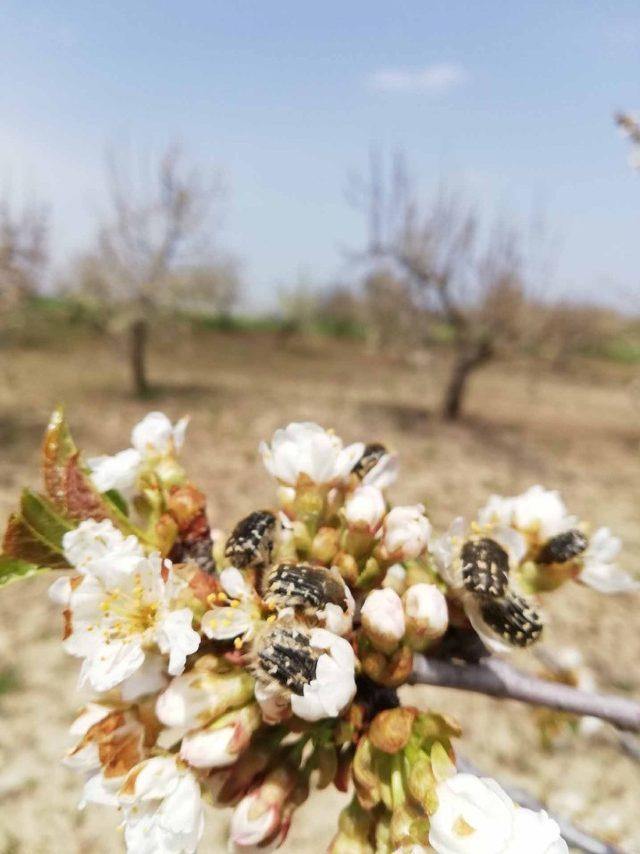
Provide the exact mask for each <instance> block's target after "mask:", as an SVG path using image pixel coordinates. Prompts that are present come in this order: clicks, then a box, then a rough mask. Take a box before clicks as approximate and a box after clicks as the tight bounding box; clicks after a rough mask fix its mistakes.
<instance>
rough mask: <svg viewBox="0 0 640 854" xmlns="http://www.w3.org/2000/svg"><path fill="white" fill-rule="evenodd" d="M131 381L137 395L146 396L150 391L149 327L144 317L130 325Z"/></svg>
mask: <svg viewBox="0 0 640 854" xmlns="http://www.w3.org/2000/svg"><path fill="white" fill-rule="evenodd" d="M129 332H130V336H131V337H130V346H131V349H130V359H131V362H130V364H131V381H132V385H133V393H134V394H135V395H136V397H144V396H145V395H146V394H147V393H148V391H149V383H148V381H147V339H148V333H149V327H148V326H147V321H146V320H144V319H143V318H137V319H136V320H134V321H133V322H132V324H131V327H130V330H129Z"/></svg>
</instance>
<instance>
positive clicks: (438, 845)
mask: <svg viewBox="0 0 640 854" xmlns="http://www.w3.org/2000/svg"><path fill="white" fill-rule="evenodd" d="M436 794H437V798H438V808H437V810H436V811H435V813H434V814H433V815H432V816H431V820H430V830H429V842H430V844H431V846H432V847H433V849H434V851H436V852H437V854H565V852H567V851H568V849H567V846H566V843H565V842H564V841H563V840H562V838H561V837H560V830H559V828H558V825H557V824H556V823H555V822H554V821H552V820H551V819H550V818H549V817H548V816H547V814H546V813H544V812H541V813H535V812H533V811H531V810H525V809H522V808H521V807H518V806H517V805H516V804H514V803H513V801H512V800H511V798H510V797H509V796H508V795H507V793H506V792H505V791H504V790H503V789H502V788H501V787H500V786H499V785H498V783H496V782H495V780H492V779H490V778H488V777H475V776H474V775H472V774H455V775H454V776H453V777H450V778H449V779H448V780H445V781H443V782H440V783H439V784H438V787H437V790H436Z"/></svg>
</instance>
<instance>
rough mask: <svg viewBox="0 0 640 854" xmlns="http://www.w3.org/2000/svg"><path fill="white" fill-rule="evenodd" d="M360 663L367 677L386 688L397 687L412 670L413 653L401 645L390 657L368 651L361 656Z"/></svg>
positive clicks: (405, 679)
mask: <svg viewBox="0 0 640 854" xmlns="http://www.w3.org/2000/svg"><path fill="white" fill-rule="evenodd" d="M361 663H362V669H363V671H364V672H365V674H366V675H367V676H368V677H369V679H372V680H373V681H374V682H377V683H378V684H379V685H384V686H385V687H387V688H398V687H399V686H400V685H403V684H404V683H405V682H406V681H407V679H408V678H409V676H410V674H411V671H412V670H413V653H412V652H411V650H410V649H409V647H408V646H404V645H403V646H401V647H400V648H399V649H397V650H396V651H395V652H394V654H393V655H392V656H391V658H385V656H384V655H383V654H382V653H381V652H369V653H366V654H365V655H363V656H362V659H361Z"/></svg>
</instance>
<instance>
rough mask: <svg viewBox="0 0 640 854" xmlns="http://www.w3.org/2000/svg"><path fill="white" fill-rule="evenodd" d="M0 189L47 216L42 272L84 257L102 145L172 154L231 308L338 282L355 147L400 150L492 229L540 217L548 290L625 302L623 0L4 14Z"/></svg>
mask: <svg viewBox="0 0 640 854" xmlns="http://www.w3.org/2000/svg"><path fill="white" fill-rule="evenodd" d="M1 21H2V23H1V25H0V115H1V116H2V122H1V123H0V181H2V184H3V186H5V187H6V186H9V187H10V188H12V190H13V191H14V192H24V191H26V192H34V193H35V192H37V193H38V194H39V195H40V196H41V197H42V198H44V199H46V200H48V201H50V202H51V204H52V207H53V214H54V217H55V227H56V232H55V235H56V247H57V257H58V260H59V261H60V262H62V261H63V260H64V258H65V256H66V255H68V253H70V252H71V251H73V250H74V249H77V248H79V247H81V246H82V245H83V242H85V241H86V240H87V239H89V237H90V235H91V232H92V227H93V223H94V215H95V212H96V211H97V210H98V209H99V208H100V205H101V202H102V197H103V195H102V194H103V190H102V185H103V165H104V152H105V147H106V144H107V142H109V141H116V142H117V141H119V140H122V139H127V140H129V141H130V143H131V144H133V145H134V146H135V147H137V148H139V149H140V150H144V151H146V150H160V149H161V148H162V146H163V145H165V144H166V143H167V142H168V141H169V140H171V139H172V138H175V137H179V138H180V139H181V140H182V142H183V144H184V146H185V148H186V149H187V151H188V152H189V153H190V155H191V156H192V157H193V159H195V160H197V161H199V162H200V163H201V164H203V165H205V166H206V165H207V164H209V163H211V164H217V165H218V166H220V167H221V168H222V169H223V171H224V172H225V173H226V175H227V179H228V184H229V187H230V204H229V211H228V215H227V218H226V233H225V240H226V242H227V244H228V245H229V246H230V247H231V248H233V249H234V250H235V251H236V252H237V253H239V254H240V255H241V256H242V257H243V258H244V261H245V275H246V280H247V297H248V300H249V302H250V303H251V304H252V305H254V306H261V307H262V306H271V305H273V304H274V302H275V293H276V290H277V287H278V286H281V285H287V284H291V283H293V282H294V281H295V280H296V279H297V278H298V277H299V276H304V277H309V278H310V279H311V280H313V281H315V282H318V283H320V282H322V281H326V280H328V279H329V278H331V277H334V276H337V275H340V274H341V273H343V272H344V271H345V263H344V255H343V248H344V247H345V246H346V247H354V246H355V247H357V246H358V245H359V243H361V241H362V237H363V231H362V222H361V220H360V218H359V216H358V215H357V214H356V213H355V212H354V211H353V210H352V209H351V208H350V206H349V205H348V204H347V202H346V201H345V187H346V183H347V176H348V174H349V172H350V171H352V170H354V169H357V168H358V167H359V166H360V165H362V164H363V163H364V162H365V159H366V157H367V152H368V149H369V148H370V146H371V145H372V144H377V145H379V146H381V147H382V148H383V149H387V150H391V149H393V148H397V147H401V148H403V149H404V150H405V151H406V153H407V156H408V158H409V159H410V161H411V163H412V164H413V167H414V169H415V171H416V172H418V173H419V174H420V176H421V182H422V186H423V189H424V192H425V193H428V191H429V189H430V188H432V187H433V186H434V185H435V184H437V183H438V182H439V181H440V180H441V179H442V178H443V177H444V178H446V179H447V180H449V181H451V182H452V183H454V184H456V185H459V186H461V187H463V188H466V189H467V191H468V192H469V193H470V194H471V195H473V196H475V197H477V198H478V199H479V200H480V201H481V202H482V203H483V204H485V205H486V208H487V210H488V211H495V210H501V211H505V210H508V211H513V212H514V213H516V214H518V215H521V216H524V215H526V214H528V213H529V212H530V211H531V210H532V208H535V209H537V210H543V211H544V214H545V217H546V220H547V222H548V224H549V225H550V226H551V228H552V230H553V231H555V232H556V233H557V235H558V244H559V250H558V259H559V260H558V266H557V271H556V274H555V280H556V286H557V288H558V289H560V290H561V291H562V292H563V293H567V294H573V295H588V296H589V298H592V299H600V300H605V301H611V300H618V301H619V300H620V299H624V295H625V294H628V293H629V292H631V291H632V290H635V291H636V292H637V291H638V290H640V177H638V176H634V175H633V174H632V173H631V172H630V170H629V169H628V166H627V163H626V156H627V146H626V143H625V141H624V140H623V139H622V138H621V137H620V136H619V135H618V133H617V131H616V130H615V128H614V127H613V123H612V118H611V116H612V113H613V111H614V110H615V109H617V108H621V107H622V108H627V109H630V110H634V109H637V110H640V6H639V5H638V2H637V0H632V2H625V0H617V2H605V0H598V2H596V0H591V2H589V0H582V2H573V0H552V1H550V2H548V1H547V0H539V2H535V3H534V2H530V3H508V2H506V0H503V2H497V0H496V1H495V2H483V0H475V2H474V0H468V2H456V0H448V1H447V2H431V0H422V2H418V0H412V1H411V2H408V1H407V2H403V0H396V2H393V3H391V2H377V0H367V2H361V1H360V0H358V2H344V0H343V2H334V1H333V0H324V2H322V3H308V2H307V3H305V2H300V0H298V2H292V1H291V0H283V2H276V1H275V0H255V2H247V0H228V2H214V0H209V2H205V1H204V0H199V2H195V0H181V2H165V0H154V2H139V0H128V2H123V0H111V2H109V3H99V4H98V3H87V2H77V0H66V2H57V3H53V2H50V3H44V2H29V0H21V2H18V0H3V3H2V18H1Z"/></svg>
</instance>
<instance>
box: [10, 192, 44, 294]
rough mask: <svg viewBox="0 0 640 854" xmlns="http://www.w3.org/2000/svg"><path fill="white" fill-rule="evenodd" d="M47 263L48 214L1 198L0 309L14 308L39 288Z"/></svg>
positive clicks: (40, 207) (38, 207)
mask: <svg viewBox="0 0 640 854" xmlns="http://www.w3.org/2000/svg"><path fill="white" fill-rule="evenodd" d="M48 260H49V211H48V209H47V208H46V207H45V206H44V205H41V204H40V203H38V202H31V203H25V204H23V205H22V206H19V205H15V204H12V203H11V202H10V200H9V198H8V194H5V196H4V197H3V198H0V307H2V308H3V309H9V308H14V307H16V306H18V305H19V304H20V303H23V302H24V301H25V300H26V299H27V298H28V297H30V296H33V294H35V293H36V292H37V291H38V290H39V288H40V287H41V285H42V280H43V278H44V275H45V272H46V268H47V263H48Z"/></svg>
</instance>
